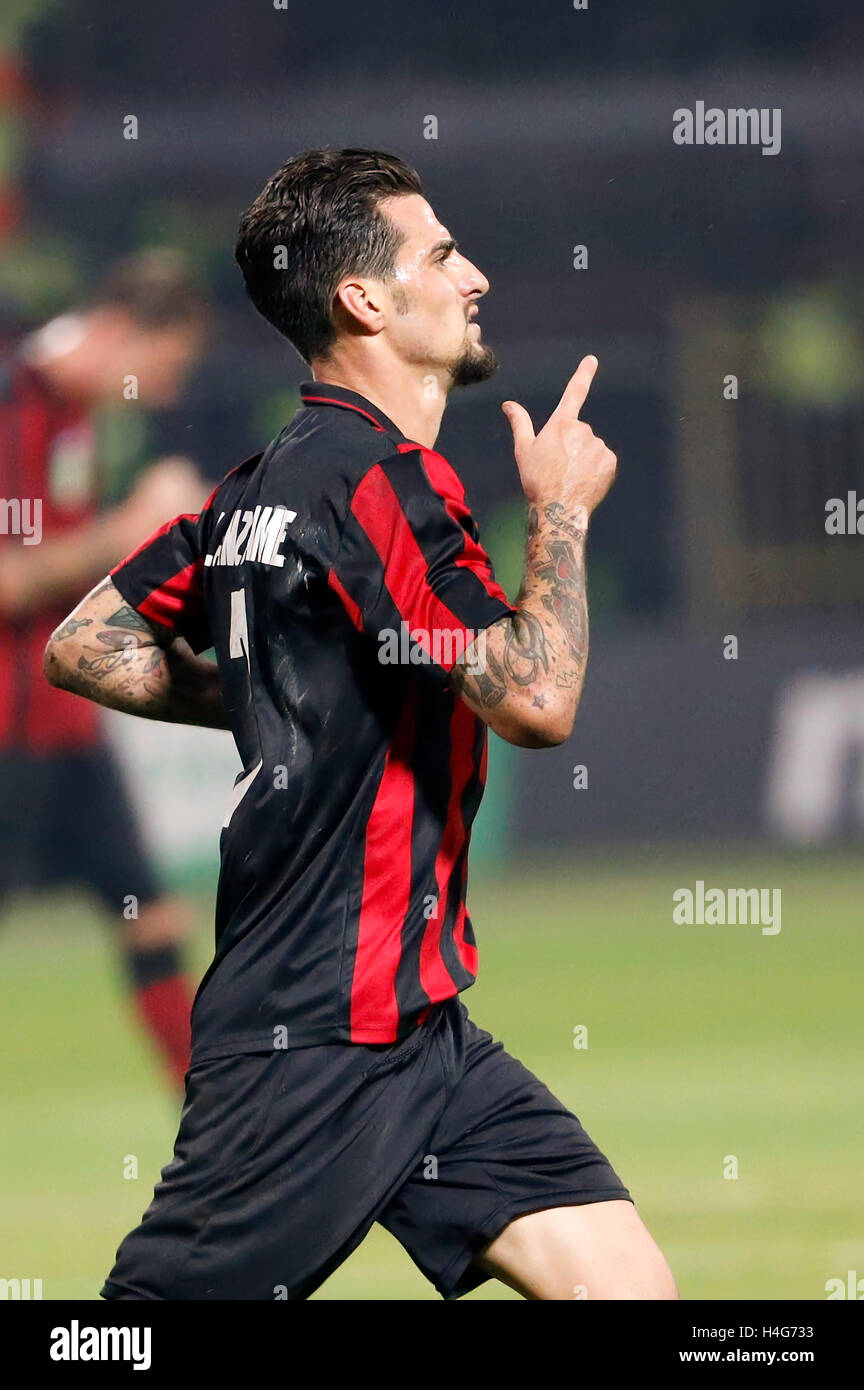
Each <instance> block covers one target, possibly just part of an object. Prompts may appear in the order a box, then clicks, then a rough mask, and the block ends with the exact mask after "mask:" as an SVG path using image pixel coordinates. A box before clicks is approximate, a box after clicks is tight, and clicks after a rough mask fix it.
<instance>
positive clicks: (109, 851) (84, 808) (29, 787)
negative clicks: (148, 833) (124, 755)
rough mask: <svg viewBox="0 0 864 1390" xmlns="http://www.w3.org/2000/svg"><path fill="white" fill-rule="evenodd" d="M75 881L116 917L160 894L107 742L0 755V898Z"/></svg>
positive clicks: (120, 776) (120, 918)
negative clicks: (130, 904) (129, 901)
mask: <svg viewBox="0 0 864 1390" xmlns="http://www.w3.org/2000/svg"><path fill="white" fill-rule="evenodd" d="M73 884H80V885H82V886H83V887H85V888H89V889H90V890H91V892H93V893H95V894H96V896H97V897H98V898H99V899H100V901H101V902H102V903H103V904H104V906H105V908H106V909H107V911H108V912H109V913H111V915H112V916H115V917H116V918H117V920H118V921H120V920H122V912H123V906H124V900H125V899H126V898H127V897H128V896H129V895H130V894H134V896H135V897H136V898H137V899H138V903H139V905H141V904H144V903H147V902H152V901H153V900H154V899H155V898H158V897H159V895H160V891H161V888H160V885H159V883H158V881H157V878H156V875H155V873H154V870H153V867H152V864H151V862H150V857H149V855H148V853H147V851H146V849H145V847H144V843H143V840H142V837H141V831H140V829H139V826H138V821H137V819H136V816H135V814H134V811H133V809H132V806H131V805H130V802H129V797H128V795H127V792H126V788H125V785H124V783H123V778H122V775H121V773H120V769H119V768H118V767H117V764H116V762H115V761H114V757H113V755H112V753H111V752H110V750H109V749H108V748H107V747H106V746H105V745H104V744H98V745H97V746H96V747H93V748H87V749H82V750H80V751H75V752H64V753H52V754H49V755H44V756H37V755H36V754H32V753H18V752H9V751H4V752H2V753H0V901H2V902H5V901H6V900H7V899H8V898H9V897H11V896H12V895H13V894H14V893H16V892H25V891H26V892H34V891H39V890H41V889H44V888H57V887H67V886H71V885H73Z"/></svg>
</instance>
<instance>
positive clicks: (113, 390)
mask: <svg viewBox="0 0 864 1390" xmlns="http://www.w3.org/2000/svg"><path fill="white" fill-rule="evenodd" d="M204 309H205V306H204V304H203V301H202V300H201V298H200V295H199V293H198V291H197V290H196V288H195V286H194V284H193V282H192V281H191V280H190V277H189V272H188V269H187V268H186V267H185V265H184V263H183V261H182V259H181V258H179V257H178V256H176V255H175V254H174V253H172V252H170V251H151V252H145V253H143V254H141V255H139V256H135V257H131V258H130V259H129V260H127V261H124V262H122V263H120V264H118V265H117V266H115V267H114V269H113V270H112V271H111V272H110V273H109V275H108V276H107V278H106V281H105V283H104V285H103V286H102V287H101V289H100V290H99V291H98V293H97V294H96V295H95V297H94V299H93V301H92V302H91V303H89V304H87V305H85V306H84V307H82V308H81V309H79V310H78V311H76V312H72V313H69V314H64V315H62V316H61V317H60V318H56V319H53V320H52V321H51V322H50V323H48V324H46V325H45V326H44V327H43V328H42V329H40V330H39V331H38V332H36V333H33V334H31V335H30V336H28V337H27V338H25V339H24V340H23V341H22V342H20V343H18V344H17V345H14V346H13V347H12V348H11V350H10V351H9V352H8V353H7V354H6V355H5V357H4V358H3V359H2V360H0V496H2V505H3V507H4V508H5V512H4V531H3V535H2V538H0V900H2V901H4V902H5V901H8V899H9V897H10V896H11V895H12V894H13V893H14V892H16V891H17V890H20V889H39V888H43V887H45V886H46V885H48V884H53V885H54V886H61V885H64V884H69V883H77V884H80V885H82V886H84V887H85V888H88V889H90V890H91V892H92V893H93V894H94V895H95V897H96V898H97V899H98V901H99V903H100V905H101V906H102V907H103V908H104V910H105V914H106V921H108V922H113V923H114V924H115V926H116V932H115V936H116V940H117V943H118V947H119V949H120V953H121V957H122V960H123V965H124V976H125V979H126V981H127V987H128V989H129V990H130V992H131V996H132V998H133V1000H134V1004H135V1008H136V1012H137V1014H138V1016H139V1018H140V1020H141V1022H142V1023H143V1025H144V1027H145V1029H146V1030H147V1032H148V1033H149V1035H150V1036H151V1038H152V1039H153V1041H154V1043H155V1044H156V1046H157V1047H158V1049H159V1052H160V1055H161V1057H162V1058H163V1060H164V1063H165V1066H166V1067H167V1070H168V1072H169V1076H170V1077H171V1080H172V1083H173V1084H174V1085H175V1086H176V1087H178V1088H180V1087H182V1084H183V1077H184V1074H185V1072H186V1070H187V1068H188V1064H189V1011H190V1008H191V1003H192V991H191V989H190V987H189V983H188V981H187V978H186V975H185V973H184V970H183V962H182V956H181V944H180V941H181V937H182V934H183V933H184V932H185V931H186V928H187V921H188V916H189V913H188V909H187V907H186V906H185V904H183V903H182V902H181V901H179V900H178V899H176V898H174V897H170V896H168V895H167V894H166V893H165V891H164V890H163V888H162V887H161V885H160V884H159V883H158V881H157V878H156V875H155V872H154V869H153V867H152V865H151V864H150V862H149V858H148V854H147V852H146V851H145V848H144V846H143V844H142V841H141V836H140V832H139V829H138V825H137V822H136V819H135V816H134V815H133V811H132V807H131V806H130V804H129V800H128V797H127V793H126V790H125V787H124V785H123V782H122V779H121V775H120V771H119V769H118V768H117V767H116V766H115V763H114V761H113V760H112V757H111V754H110V751H109V748H108V746H107V743H106V741H105V739H104V738H103V736H102V734H101V731H100V725H99V719H98V711H97V710H96V709H95V708H94V707H93V706H92V705H87V704H85V703H84V702H83V701H82V700H75V699H73V698H72V697H71V696H70V695H68V694H66V693H65V692H63V691H59V690H52V689H51V688H50V686H48V685H47V684H46V683H45V680H44V678H43V675H42V657H43V653H44V649H45V643H46V641H47V639H48V637H49V636H50V635H51V632H52V630H53V629H54V628H55V627H56V626H57V623H58V621H59V619H60V618H61V617H62V615H63V614H64V613H65V612H67V611H68V608H69V605H70V603H72V602H74V600H75V598H76V597H77V596H78V595H80V593H81V590H82V588H84V587H88V586H89V585H91V584H93V583H95V582H96V580H97V579H99V578H100V577H101V576H102V575H103V574H104V573H105V571H106V569H107V568H109V567H110V565H112V564H115V563H116V561H117V560H118V559H120V558H121V556H123V555H124V554H126V553H127V551H128V550H129V549H130V548H131V547H132V545H134V544H135V543H136V542H137V541H138V540H140V538H141V536H142V534H146V533H147V531H149V530H152V529H153V528H154V527H155V526H156V525H158V524H159V523H160V521H164V520H166V519H168V518H170V517H171V516H173V515H174V514H175V513H176V512H177V511H178V510H181V509H184V508H186V507H189V506H191V505H200V502H201V500H202V499H203V497H204V494H205V492H206V488H205V487H204V486H203V485H202V483H201V481H200V479H199V477H198V475H197V472H196V470H195V469H194V468H193V466H192V464H191V463H190V462H189V461H188V460H186V459H183V458H166V459H162V460H160V461H159V462H157V463H156V464H154V465H153V466H151V467H150V468H149V469H148V470H147V471H146V472H145V473H144V474H143V475H142V477H141V479H140V480H139V482H138V484H137V486H136V487H135V488H134V489H133V491H132V493H131V495H130V497H129V498H128V500H127V501H126V502H125V503H124V504H122V505H121V506H118V507H115V508H114V509H112V510H110V511H103V512H101V513H99V512H97V510H96V501H97V492H98V460H97V458H96V448H95V439H94V430H93V424H92V419H91V416H92V412H93V410H94V408H95V407H97V406H98V405H100V404H101V403H103V402H106V401H108V402H116V401H120V400H122V399H123V395H122V393H123V390H124V386H126V387H127V388H132V387H133V384H137V399H138V400H139V401H140V402H141V403H142V404H149V405H153V406H164V405H168V404H170V403H171V402H172V400H173V399H174V398H175V396H176V394H177V392H178V391H179V388H180V385H181V383H182V380H183V376H184V374H185V372H186V371H187V369H188V368H189V366H190V365H191V364H192V362H193V361H194V360H195V357H196V356H197V354H198V351H199V347H200V345H201V340H202V327H203V314H204ZM133 379H134V382H133ZM130 408H132V407H130ZM74 631H75V624H74V623H73V624H71V626H70V627H69V628H68V629H67V632H68V633H69V634H71V633H73V632H74ZM62 637H63V633H62V631H61V633H59V634H58V640H62ZM100 659H101V661H102V662H103V663H104V662H105V661H106V660H107V661H110V660H111V653H110V652H109V651H107V650H106V651H104V652H102V653H101V654H100Z"/></svg>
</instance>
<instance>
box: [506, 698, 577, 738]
mask: <svg viewBox="0 0 864 1390" xmlns="http://www.w3.org/2000/svg"><path fill="white" fill-rule="evenodd" d="M575 715H576V710H575V708H573V707H559V706H557V705H555V704H554V703H552V702H550V704H549V705H548V706H543V707H539V706H534V705H533V704H532V705H529V706H527V707H524V708H522V709H519V710H518V711H516V710H513V711H507V712H505V713H504V715H503V716H502V717H500V718H499V719H497V720H496V721H495V722H494V723H493V725H492V727H493V728H494V730H495V732H496V734H498V735H499V737H501V738H503V739H505V740H506V741H507V743H512V744H513V745H514V747H516V748H557V747H558V745H559V744H561V743H565V742H566V741H567V739H568V738H569V737H570V735H571V733H572V732H573V720H574V718H575Z"/></svg>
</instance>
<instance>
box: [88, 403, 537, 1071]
mask: <svg viewBox="0 0 864 1390" xmlns="http://www.w3.org/2000/svg"><path fill="white" fill-rule="evenodd" d="M301 395H302V402H303V404H302V406H301V408H300V410H299V411H298V413H297V415H296V416H295V417H294V419H293V420H292V422H291V423H290V424H289V425H288V426H287V427H286V428H285V429H284V430H283V431H282V433H281V434H280V435H279V436H278V437H277V438H276V439H275V440H274V441H273V442H272V443H271V444H270V445H269V447H268V448H267V449H266V451H265V452H264V453H263V454H259V455H256V456H255V457H253V458H251V459H249V460H247V461H246V462H245V463H243V464H241V465H240V466H239V468H237V469H235V470H234V471H233V473H230V474H229V475H228V477H227V478H226V479H225V480H224V482H222V483H221V484H220V486H219V487H218V488H217V489H216V491H215V492H214V493H213V495H212V496H211V498H210V499H209V500H208V503H207V505H206V506H205V508H204V510H203V511H202V512H201V514H200V515H199V516H189V517H180V518H178V519H177V520H175V521H174V522H173V523H171V524H170V525H168V526H166V527H163V528H162V529H161V531H159V532H158V533H157V534H156V535H155V536H154V537H152V538H151V539H150V540H149V541H147V542H146V543H145V544H144V545H143V546H142V547H141V548H140V549H139V550H138V551H137V552H136V553H135V554H133V555H131V556H130V557H129V558H128V559H127V560H125V561H124V562H123V563H122V564H121V565H119V566H118V567H117V569H116V570H115V571H114V575H113V577H114V582H115V584H116V585H117V588H118V589H119V590H120V592H121V593H122V594H123V596H124V598H125V599H126V600H127V601H128V602H129V603H131V604H133V605H134V606H135V607H136V608H137V609H138V610H139V611H140V612H141V613H142V614H143V615H144V616H146V617H148V618H150V619H153V620H154V621H156V622H160V623H163V624H165V625H166V626H168V627H169V628H170V629H172V630H174V631H176V632H177V633H179V634H182V635H183V636H185V637H187V638H188V640H189V641H190V642H191V644H192V645H193V647H195V649H196V650H199V651H200V650H203V649H204V648H206V647H208V646H210V645H213V646H214V647H215V650H216V656H217V660H218V663H219V669H220V675H221V681H222V686H223V690H224V697H225V702H226V705H227V708H228V710H229V713H230V717H231V726H232V730H233V734H234V738H235V741H236V744H237V748H238V750H239V753H240V757H241V759H242V763H243V770H242V772H241V774H240V775H239V776H238V779H237V782H236V785H235V788H234V793H233V796H232V799H231V806H230V808H229V811H228V814H227V815H226V818H225V823H224V826H223V830H222V838H221V854H222V864H221V872H220V880H219V892H218V902H217V909H216V951H215V957H214V960H213V963H212V964H211V966H210V969H209V970H208V972H207V974H206V976H205V978H204V980H203V982H202V985H201V988H200V990H199V993H198V997H197V999H196V1002H195V1007H194V1011H193V1046H194V1054H193V1055H194V1056H195V1057H196V1058H199V1057H202V1056H205V1055H215V1053H216V1052H219V1053H222V1052H226V1053H228V1052H232V1051H252V1050H256V1049H259V1048H262V1047H264V1048H266V1047H272V1046H273V1045H274V1041H275V1043H276V1045H281V1046H288V1047H290V1046H303V1045H308V1044H312V1043H320V1042H340V1041H341V1042H348V1041H350V1042H356V1043H387V1042H393V1041H396V1040H398V1039H399V1038H401V1037H403V1036H405V1035H407V1033H409V1032H410V1031H411V1030H413V1029H414V1028H415V1027H416V1026H417V1025H418V1023H419V1022H421V1021H422V1020H423V1018H424V1017H425V1015H426V1013H427V1012H428V1010H429V1008H430V1007H431V1006H432V1005H433V1004H436V1003H438V1002H439V1001H441V1000H444V999H448V998H450V997H452V996H453V995H455V994H457V993H458V992H459V991H460V990H463V989H465V988H466V987H467V986H469V985H470V984H472V983H473V981H474V978H475V975H476V971H477V950H476V945H475V940H474V934H473V931H472V927H471V922H470V919H469V917H468V913H467V911H466V906H465V891H466V876H467V856H468V842H469V836H470V831H471V823H472V821H473V819H474V816H475V813H476V811H477V807H478V805H479V803H480V798H481V795H482V790H483V782H484V778H485V759H486V728H485V725H484V724H483V723H482V721H481V720H479V719H477V718H476V717H475V715H474V714H473V713H472V712H471V710H470V709H469V708H468V706H467V705H466V704H465V703H464V702H463V701H462V700H461V699H460V698H458V696H457V695H456V694H455V693H454V691H453V689H452V688H451V686H450V683H449V673H450V671H451V669H452V666H453V665H454V663H455V662H456V660H458V659H459V657H460V656H461V655H462V653H463V651H464V650H465V649H466V648H467V647H468V646H470V644H471V642H472V640H473V638H474V636H475V634H478V633H480V632H482V631H483V630H484V629H485V628H486V627H488V625H489V624H490V623H493V622H495V621H496V620H498V619H499V618H501V617H503V616H504V615H506V614H509V613H511V612H512V611H513V609H512V608H511V606H510V604H509V603H508V602H507V599H506V596H505V595H504V593H503V591H502V590H501V588H500V587H499V585H498V584H497V583H496V581H495V578H494V575H493V571H492V565H491V563H490V561H489V558H488V556H487V554H486V552H485V551H484V549H483V547H482V546H481V544H480V540H479V536H478V531H477V527H476V524H475V522H474V520H473V518H472V516H471V512H470V510H469V507H468V504H467V502H466V500H465V493H464V489H463V487H462V485H461V483H460V481H459V479H458V477H457V475H456V473H455V472H454V471H453V469H452V468H451V467H450V465H449V464H448V463H447V462H446V460H445V459H444V458H442V457H441V455H440V454H437V453H435V452H434V451H433V450H430V449H426V448H423V447H421V446H420V445H418V444H414V443H411V442H410V441H409V440H407V439H405V438H404V436H403V435H402V434H401V433H400V432H399V430H398V429H397V428H396V426H395V425H394V424H393V423H392V422H391V421H390V420H388V419H387V417H386V416H385V415H383V414H382V412H381V411H380V410H379V409H378V408H377V407H376V406H374V405H373V404H372V403H371V402H370V401H368V400H366V399H365V398H364V397H363V396H361V395H358V394H357V393H356V392H353V391H349V390H345V389H343V388H341V387H333V386H325V385H322V384H319V383H311V384H307V385H305V386H303V387H302V388H301Z"/></svg>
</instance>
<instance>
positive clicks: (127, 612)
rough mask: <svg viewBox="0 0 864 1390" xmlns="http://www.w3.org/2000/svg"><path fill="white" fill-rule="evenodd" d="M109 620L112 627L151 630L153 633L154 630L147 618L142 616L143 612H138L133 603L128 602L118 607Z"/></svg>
mask: <svg viewBox="0 0 864 1390" xmlns="http://www.w3.org/2000/svg"><path fill="white" fill-rule="evenodd" d="M107 621H108V624H109V626H110V627H124V628H132V629H133V630H134V631H135V632H149V633H151V635H152V632H153V629H152V627H151V626H150V624H149V623H148V622H147V619H146V618H142V617H141V614H140V613H138V612H136V610H135V609H134V608H133V607H132V606H131V604H128V603H124V604H122V605H121V607H120V608H118V609H117V612H116V613H112V614H111V617H110V618H108V619H107Z"/></svg>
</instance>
